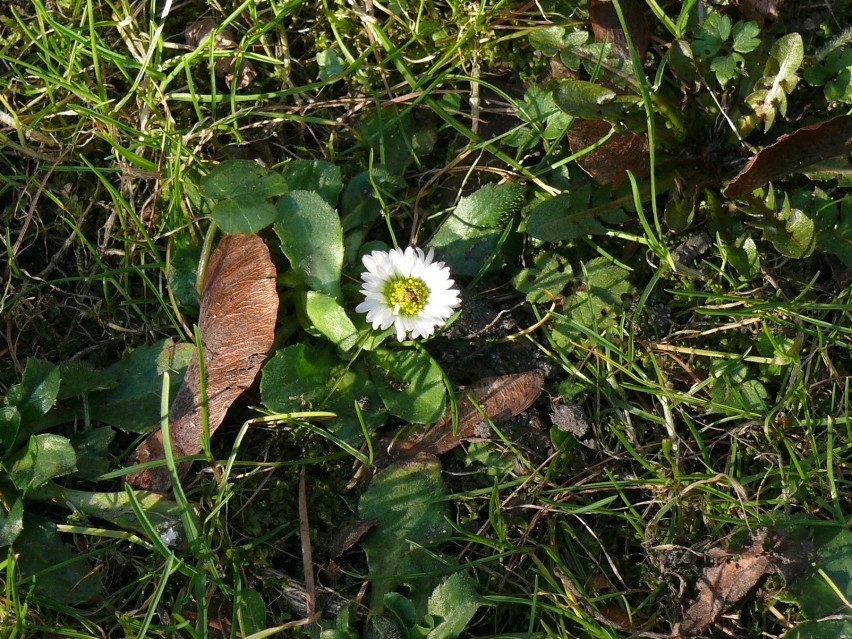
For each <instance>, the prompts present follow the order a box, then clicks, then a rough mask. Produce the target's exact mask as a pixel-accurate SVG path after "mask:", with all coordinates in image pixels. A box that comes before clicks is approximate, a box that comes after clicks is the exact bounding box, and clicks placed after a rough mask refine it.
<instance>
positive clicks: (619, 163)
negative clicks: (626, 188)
mask: <svg viewBox="0 0 852 639" xmlns="http://www.w3.org/2000/svg"><path fill="white" fill-rule="evenodd" d="M611 128H612V125H611V124H610V123H609V122H606V121H604V120H585V119H582V118H577V119H576V120H574V123H573V124H572V125H571V128H570V129H568V144H569V145H570V147H571V152H572V153H579V152H580V151H582V150H583V149H585V148H586V147H588V146H591V145H592V144H594V143H596V142H597V141H598V140H600V139H601V138H603V137H604V136H605V135H606V134H607V133H609V131H610V129H611ZM647 158H648V142H647V140H646V139H645V137H644V136H638V135H636V134H635V133H624V134H622V133H615V134H613V135H612V136H610V138H609V139H608V140H607V141H606V142H604V143H603V144H601V145H600V146H599V147H597V148H596V149H593V150H592V151H589V152H588V153H586V154H584V155H582V156H580V157H578V158H577V164H578V165H579V166H580V168H581V169H583V171H585V172H586V173H588V174H589V175H590V176H591V177H592V178H593V179H594V180H595V181H596V182H598V183H599V184H612V185H613V186H618V185H619V184H621V183H622V182H624V181H625V180H626V179H627V171H631V172H632V173H633V174H634V175H635V176H636V177H637V178H640V179H641V178H643V177H645V176H647V175H648V174H649V172H650V171H649V167H648V159H647Z"/></svg>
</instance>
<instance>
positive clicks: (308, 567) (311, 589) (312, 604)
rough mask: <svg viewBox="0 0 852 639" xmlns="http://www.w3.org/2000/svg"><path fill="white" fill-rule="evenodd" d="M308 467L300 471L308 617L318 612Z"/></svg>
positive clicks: (300, 503)
mask: <svg viewBox="0 0 852 639" xmlns="http://www.w3.org/2000/svg"><path fill="white" fill-rule="evenodd" d="M306 475H307V471H306V468H305V467H304V466H302V472H301V473H299V535H300V536H301V538H302V569H303V570H304V572H305V604H306V605H307V609H308V614H307V616H308V617H313V616H314V614H315V613H316V605H317V585H316V582H315V581H314V561H313V556H312V553H311V528H310V524H309V522H308V496H307V491H306V490H305V483H306V482H305V477H306Z"/></svg>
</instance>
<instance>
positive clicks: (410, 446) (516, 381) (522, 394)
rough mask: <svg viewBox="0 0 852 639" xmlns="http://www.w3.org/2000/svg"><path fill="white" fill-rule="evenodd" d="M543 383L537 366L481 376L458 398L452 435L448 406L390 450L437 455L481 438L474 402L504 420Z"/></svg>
mask: <svg viewBox="0 0 852 639" xmlns="http://www.w3.org/2000/svg"><path fill="white" fill-rule="evenodd" d="M543 386H544V373H543V372H541V371H540V370H538V369H535V370H531V371H526V372H524V373H518V374H516V375H500V376H498V377H486V378H484V379H481V380H479V381H477V382H475V383H473V384H471V385H470V386H468V387H467V388H466V389H465V391H464V393H463V394H461V395H460V397H459V399H458V404H457V408H458V432H457V433H455V434H453V417H452V413H451V411H450V409H449V408H448V409H447V411H446V412H445V413H444V416H443V417H441V419H440V420H439V421H438V422H437V423H435V424H434V425H433V426H432V427H431V428H429V430H428V431H426V433H425V434H423V435H422V436H420V437H415V438H412V439H409V440H407V441H405V442H401V443H399V444H398V446H397V447H396V449H395V450H394V451H391V452H392V454H393V453H395V454H398V455H404V456H412V455H415V454H417V453H420V452H426V453H431V454H433V455H440V454H442V453H445V452H447V451H448V450H452V449H453V448H455V447H456V446H458V445H459V444H461V442H462V441H463V440H465V439H472V438H476V437H482V436H483V435H484V434H486V432H487V424H486V422H485V419H484V418H483V417H482V413H480V412H479V410H478V409H477V407H476V406H477V405H478V406H479V407H481V408H482V410H483V412H484V413H485V414H486V415H488V418H489V419H490V420H491V421H493V422H495V423H499V422H502V421H506V420H507V419H511V418H512V417H514V416H515V415H518V414H520V413H522V412H523V411H525V410H526V409H527V408H529V407H530V406H532V404H533V402H535V400H536V399H538V396H539V395H541V389H542V387H543Z"/></svg>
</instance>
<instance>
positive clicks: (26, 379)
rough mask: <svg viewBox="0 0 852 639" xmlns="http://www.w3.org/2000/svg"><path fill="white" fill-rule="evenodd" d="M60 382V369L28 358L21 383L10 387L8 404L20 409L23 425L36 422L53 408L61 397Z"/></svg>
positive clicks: (7, 395)
mask: <svg viewBox="0 0 852 639" xmlns="http://www.w3.org/2000/svg"><path fill="white" fill-rule="evenodd" d="M60 381H61V378H60V372H59V368H58V367H56V366H54V365H53V364H51V363H50V362H45V361H43V360H40V359H36V358H34V357H28V358H27V364H26V367H25V368H24V374H23V377H22V378H21V383H20V384H14V385H13V386H10V387H9V391H8V392H7V394H6V403H7V404H9V405H10V406H14V407H15V408H17V409H18V413H20V416H21V422H22V423H24V424H26V423H27V422H31V421H35V420H36V419H38V418H39V417H41V416H43V415H45V414H46V413H47V411H49V410H50V409H51V408H52V407H53V403H54V402H55V401H56V397H57V396H58V395H59V386H60Z"/></svg>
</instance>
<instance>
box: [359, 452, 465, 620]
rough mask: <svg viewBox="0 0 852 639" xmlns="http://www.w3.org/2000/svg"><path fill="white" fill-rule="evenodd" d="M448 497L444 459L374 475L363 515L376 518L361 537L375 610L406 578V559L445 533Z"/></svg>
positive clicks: (424, 460) (427, 459)
mask: <svg viewBox="0 0 852 639" xmlns="http://www.w3.org/2000/svg"><path fill="white" fill-rule="evenodd" d="M446 496H447V489H446V487H445V486H444V483H443V481H442V479H441V463H440V462H439V461H438V458H437V457H434V456H431V455H420V456H418V457H416V458H414V459H412V460H410V461H407V462H404V463H399V464H393V465H391V466H389V467H387V468H385V469H384V470H382V471H380V472H378V473H376V475H375V477H373V480H372V482H370V485H369V487H368V488H367V490H366V491H365V492H364V494H363V495H362V496H361V499H360V501H359V503H358V515H359V517H360V518H361V519H377V520H378V523H377V524H376V526H374V527H373V528H372V529H371V530H370V532H369V533H367V534H366V535H365V536H364V537H363V538H362V541H361V545H362V546H363V548H364V551H365V552H366V553H367V564H368V566H369V568H370V579H371V581H372V588H371V591H372V592H371V609H372V612H373V614H376V613H378V612H380V611H381V609H382V607H383V603H384V601H383V600H384V596H385V593H387V592H390V591H391V590H394V589H395V588H396V586H397V585H399V584H401V583H404V582H405V581H406V579H407V577H406V576H405V575H404V574H403V570H402V567H403V565H404V561H405V560H406V559H407V558H408V559H410V558H411V557H410V556H411V555H421V554H426V550H424V549H423V548H421V547H420V546H427V547H428V546H429V545H430V543H431V542H432V540H434V539H436V538H438V537H440V536H442V535H443V534H445V533H446V531H447V524H446V521H445V517H446V516H447V515H448V510H447V502H446ZM427 558H428V556H427Z"/></svg>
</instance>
